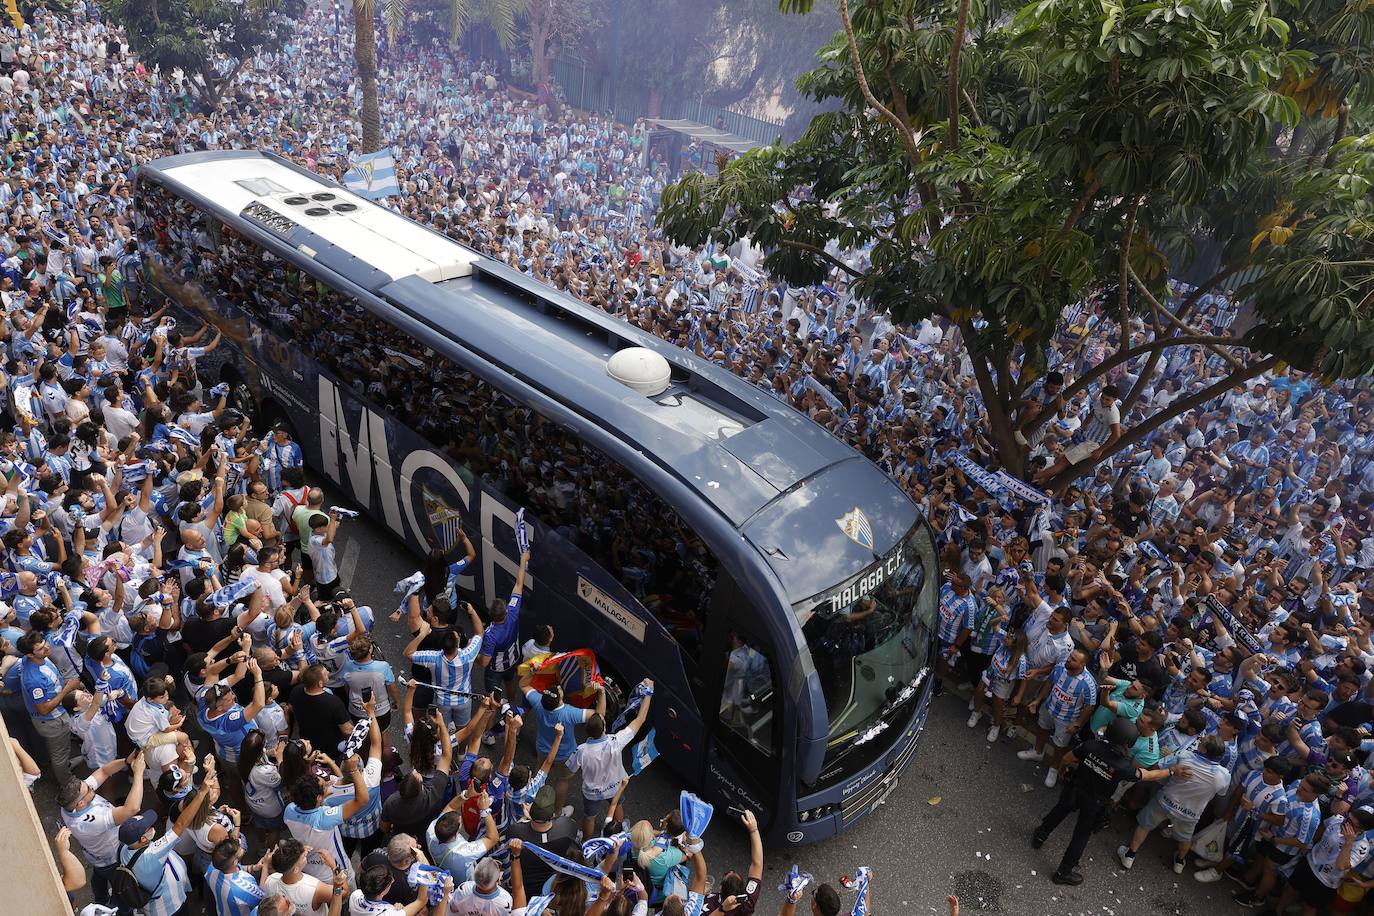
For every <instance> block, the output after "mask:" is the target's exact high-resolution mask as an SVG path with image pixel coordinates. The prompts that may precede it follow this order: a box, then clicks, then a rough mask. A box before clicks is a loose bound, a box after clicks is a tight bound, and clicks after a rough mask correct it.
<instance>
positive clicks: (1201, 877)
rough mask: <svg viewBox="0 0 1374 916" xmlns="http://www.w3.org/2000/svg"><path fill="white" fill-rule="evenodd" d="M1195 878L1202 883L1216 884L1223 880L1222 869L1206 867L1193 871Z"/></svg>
mask: <svg viewBox="0 0 1374 916" xmlns="http://www.w3.org/2000/svg"><path fill="white" fill-rule="evenodd" d="M1193 880H1194V881H1198V882H1201V883H1202V884H1215V883H1216V882H1218V881H1220V880H1221V871H1220V870H1219V869H1216V868H1204V869H1203V870H1202V871H1198V872H1193Z"/></svg>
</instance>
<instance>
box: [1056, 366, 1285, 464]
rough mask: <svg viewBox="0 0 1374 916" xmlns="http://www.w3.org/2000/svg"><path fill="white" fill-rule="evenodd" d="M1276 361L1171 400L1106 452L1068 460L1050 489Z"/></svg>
mask: <svg viewBox="0 0 1374 916" xmlns="http://www.w3.org/2000/svg"><path fill="white" fill-rule="evenodd" d="M1278 363H1279V358H1278V357H1277V356H1268V357H1265V358H1264V359H1262V360H1260V361H1259V362H1257V363H1251V364H1250V365H1247V366H1243V367H1242V368H1241V370H1240V371H1237V372H1232V373H1231V374H1230V375H1228V376H1226V378H1224V379H1222V380H1221V381H1219V382H1216V383H1215V384H1212V385H1209V386H1207V387H1206V388H1204V389H1202V390H1201V391H1199V392H1198V393H1197V394H1194V395H1191V396H1189V397H1186V398H1179V399H1178V400H1177V401H1174V402H1173V403H1172V404H1170V405H1169V406H1168V407H1167V408H1165V409H1164V410H1161V411H1160V412H1159V413H1157V414H1155V415H1154V416H1153V417H1151V418H1150V419H1149V420H1146V421H1145V422H1143V423H1141V424H1139V425H1138V426H1134V427H1132V428H1131V429H1129V430H1127V431H1126V432H1124V433H1122V434H1121V438H1120V439H1117V440H1116V441H1115V442H1113V443H1112V445H1111V448H1110V450H1109V451H1108V452H1107V453H1106V454H1104V455H1101V456H1094V457H1089V458H1085V459H1083V460H1082V461H1080V462H1078V463H1076V464H1071V465H1069V466H1068V467H1067V468H1065V469H1064V470H1062V471H1060V472H1059V473H1058V474H1056V475H1055V476H1054V477H1053V478H1051V479H1050V480H1049V481H1048V485H1049V487H1050V489H1052V490H1055V491H1057V490H1059V489H1060V488H1062V487H1065V486H1067V485H1068V484H1070V483H1072V482H1073V481H1074V480H1076V479H1077V478H1078V476H1079V475H1080V474H1081V473H1082V472H1083V471H1085V470H1087V469H1088V468H1090V467H1092V466H1094V465H1096V464H1098V463H1100V462H1101V461H1103V460H1105V459H1107V458H1110V457H1111V456H1112V455H1115V454H1116V453H1117V452H1119V451H1121V450H1122V449H1124V448H1126V447H1127V446H1130V445H1134V444H1135V443H1136V442H1139V441H1140V440H1141V439H1143V438H1144V437H1145V436H1147V435H1149V434H1150V433H1152V432H1154V431H1155V430H1157V429H1159V428H1160V427H1161V426H1163V425H1164V424H1165V423H1168V422H1169V421H1170V420H1173V419H1176V418H1178V417H1180V416H1182V415H1183V414H1185V413H1187V412H1188V411H1190V410H1194V409H1196V408H1198V407H1201V406H1202V405H1203V404H1206V403H1207V402H1208V401H1210V400H1212V399H1213V398H1215V397H1218V396H1220V395H1223V394H1225V393H1226V391H1227V390H1228V389H1230V388H1233V387H1235V386H1236V385H1239V384H1241V383H1242V382H1245V381H1248V380H1249V379H1252V378H1254V377H1255V376H1257V375H1262V374H1263V373H1265V372H1268V371H1269V370H1270V369H1272V368H1274V366H1276V365H1278Z"/></svg>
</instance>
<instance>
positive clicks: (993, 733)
mask: <svg viewBox="0 0 1374 916" xmlns="http://www.w3.org/2000/svg"><path fill="white" fill-rule="evenodd" d="M1000 737H1002V728H1001V726H998V725H994V726H993V727H992V728H990V729H988V740H989V741H991V742H996V741H997V739H998V738H1000Z"/></svg>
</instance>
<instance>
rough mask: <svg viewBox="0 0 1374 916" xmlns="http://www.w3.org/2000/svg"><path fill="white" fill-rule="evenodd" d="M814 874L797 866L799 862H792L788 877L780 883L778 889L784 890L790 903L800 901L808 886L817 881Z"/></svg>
mask: <svg viewBox="0 0 1374 916" xmlns="http://www.w3.org/2000/svg"><path fill="white" fill-rule="evenodd" d="M815 880H816V878H815V876H814V875H812V874H810V873H808V872H804V871H801V870H800V869H798V868H797V863H795V862H793V863H792V869H791V870H790V871H789V872H788V873H787V877H786V878H784V879H783V882H782V883H781V884H779V885H778V890H780V891H782V893H783V897H785V898H786V899H787V901H788V902H789V903H799V902H801V899H802V894H803V893H805V892H806V886H807V885H808V884H810V883H811V882H812V881H815Z"/></svg>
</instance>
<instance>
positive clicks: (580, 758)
mask: <svg viewBox="0 0 1374 916" xmlns="http://www.w3.org/2000/svg"><path fill="white" fill-rule="evenodd" d="M634 737H635V733H634V732H633V731H631V730H630V729H629V728H628V727H626V728H622V729H621V730H620V731H618V732H614V733H612V734H610V735H603V736H602V737H600V738H591V739H588V740H586V741H584V742H582V743H581V744H579V745H578V746H577V750H575V751H573V755H572V756H571V757H569V758H568V769H570V770H572V771H573V772H574V773H575V772H577V771H578V770H579V769H581V770H582V795H583V796H584V797H586V798H590V799H592V800H594V801H604V800H606V799H609V798H614V797H615V793H616V790H617V789H619V788H620V784H621V783H622V782H624V781H625V777H626V776H627V775H628V774H627V773H626V772H625V757H624V754H623V753H622V752H623V751H624V750H625V748H626V747H628V746H629V744H630V742H631V741H633V740H634Z"/></svg>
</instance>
